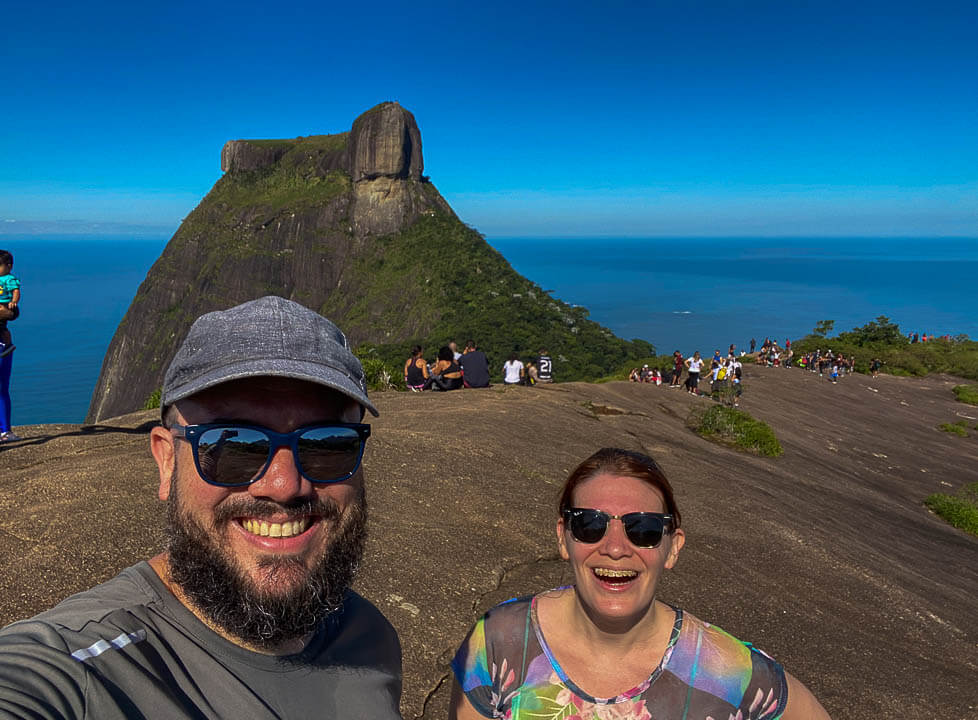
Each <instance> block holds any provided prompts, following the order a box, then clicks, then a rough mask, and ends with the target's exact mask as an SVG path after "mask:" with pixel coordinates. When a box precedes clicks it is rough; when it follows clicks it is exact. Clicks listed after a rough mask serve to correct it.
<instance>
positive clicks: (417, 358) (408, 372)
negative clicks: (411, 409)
mask: <svg viewBox="0 0 978 720" xmlns="http://www.w3.org/2000/svg"><path fill="white" fill-rule="evenodd" d="M404 382H405V383H406V384H407V386H408V389H409V390H411V391H412V392H421V391H422V390H424V387H425V383H427V382H428V364H427V363H426V362H425V361H424V358H423V357H422V353H421V346H420V345H415V346H414V347H413V348H411V357H409V358H408V359H407V362H405V363H404Z"/></svg>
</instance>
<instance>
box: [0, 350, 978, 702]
mask: <svg viewBox="0 0 978 720" xmlns="http://www.w3.org/2000/svg"><path fill="white" fill-rule="evenodd" d="M746 370H747V375H746V379H745V386H746V392H745V397H744V402H743V407H744V409H746V410H747V411H749V412H751V413H752V414H753V415H755V416H756V417H758V418H760V419H763V420H765V421H767V422H768V423H770V424H771V425H772V426H773V427H774V428H775V432H776V433H777V435H778V437H779V439H780V440H781V442H782V444H783V446H784V449H785V454H784V456H783V457H781V458H777V459H765V458H757V457H752V456H748V455H743V454H740V453H737V452H735V451H733V450H730V449H727V448H724V447H720V446H717V445H714V444H712V443H710V442H707V441H705V440H702V439H700V438H698V437H697V436H695V435H693V434H692V433H691V432H689V431H688V430H687V429H686V428H685V426H684V421H685V418H686V417H687V415H688V414H689V411H690V409H691V408H693V407H696V406H697V405H704V404H706V403H709V401H708V400H705V399H700V398H693V397H690V396H688V395H686V394H685V393H683V392H681V391H677V390H669V389H668V388H666V387H665V386H663V387H659V388H657V387H654V386H648V385H641V386H639V385H634V384H629V383H609V384H606V385H587V384H577V383H574V384H561V385H554V386H549V387H537V388H520V387H512V388H502V387H498V388H492V389H489V390H484V391H465V392H457V393H448V394H437V393H424V394H421V395H417V394H390V393H388V394H378V395H377V396H376V402H377V405H378V407H379V408H380V411H381V417H380V418H379V419H376V420H373V424H374V433H373V436H372V438H371V440H370V446H369V449H368V454H367V458H366V460H365V465H366V468H367V474H368V495H369V499H370V512H371V538H370V542H369V544H368V551H367V558H366V561H365V568H364V572H363V574H362V575H361V578H360V580H359V581H358V588H359V589H360V590H361V591H362V592H363V593H364V594H366V595H367V596H368V597H370V598H371V599H372V600H373V601H374V602H375V603H377V604H378V606H379V607H380V608H381V609H382V610H383V611H384V612H385V613H386V614H387V615H388V617H389V618H390V619H391V621H392V622H393V623H394V624H395V626H396V627H397V628H398V630H399V632H400V633H401V638H402V643H403V646H404V668H405V685H404V702H403V710H404V714H405V717H406V718H419V717H424V718H441V717H444V716H445V711H446V707H447V698H448V690H449V679H448V669H447V663H448V660H449V659H450V657H451V655H452V653H453V652H454V649H455V647H456V645H457V644H458V642H459V641H460V639H461V638H462V636H463V635H464V634H465V632H466V631H467V629H468V627H469V626H470V625H471V623H472V622H473V621H474V619H475V618H476V617H477V615H478V614H480V613H481V612H482V611H484V610H485V609H486V608H488V607H490V606H491V605H492V604H494V603H496V602H498V601H500V600H503V599H506V598H508V597H512V596H514V595H519V594H524V593H529V592H533V591H537V590H541V589H544V588H547V587H551V586H554V585H556V584H558V583H560V582H562V581H566V579H567V577H566V573H565V569H564V567H563V566H562V564H561V563H560V562H559V561H558V559H557V555H556V548H555V543H554V537H553V533H554V530H553V524H554V521H555V511H554V503H555V500H556V494H557V489H558V487H559V485H560V483H561V481H562V480H563V478H564V477H565V475H566V473H567V472H568V471H569V470H570V469H571V468H572V467H573V466H574V465H575V464H576V463H577V461H579V460H580V459H582V458H583V457H585V456H587V455H588V454H590V453H591V452H592V451H593V450H595V449H597V448H598V447H601V446H604V445H621V446H625V447H631V448H636V449H642V450H644V451H646V452H649V453H651V454H652V455H654V456H655V457H656V458H657V459H658V460H659V461H660V463H661V465H662V466H663V468H664V469H665V471H666V473H667V474H668V475H669V477H670V478H671V480H672V482H673V484H674V486H675V488H676V491H677V496H678V500H679V503H680V507H681V509H682V511H683V519H684V527H685V529H686V532H687V543H686V548H685V549H684V551H683V555H682V557H681V559H680V563H679V566H678V567H677V569H676V570H674V571H673V572H672V573H671V574H670V575H669V576H668V577H667V578H666V580H665V581H664V583H663V587H662V590H661V597H662V598H664V599H666V600H669V601H670V602H673V603H675V604H678V605H680V606H682V607H685V608H686V609H688V610H690V611H691V612H693V613H695V614H696V615H698V616H700V617H702V618H704V619H708V620H710V621H712V622H714V623H716V624H718V625H720V626H721V627H724V628H725V629H727V630H728V631H730V632H732V633H733V634H735V635H737V636H739V637H741V638H743V639H745V640H750V641H752V642H754V643H755V644H756V645H758V646H759V647H761V648H763V649H765V650H766V651H768V652H769V653H771V654H772V655H774V656H775V657H777V658H778V659H779V660H781V661H782V662H783V663H784V665H785V666H786V667H787V668H788V669H789V670H790V671H791V672H792V673H794V674H795V675H797V676H798V677H800V678H801V679H803V680H804V681H805V682H806V683H808V685H809V686H810V687H811V688H812V689H813V690H814V691H815V692H816V694H817V695H818V696H819V697H820V699H821V700H822V701H823V703H824V704H825V705H826V707H827V708H828V709H829V710H830V712H831V713H832V714H833V716H834V717H836V718H843V717H845V718H855V719H856V720H860V719H863V718H865V719H866V720H869V718H874V719H875V718H881V717H882V718H897V717H899V718H921V719H923V718H928V719H929V718H936V717H942V718H960V719H962V720H963V719H965V718H969V719H972V720H973V719H974V718H975V717H978V681H976V678H978V621H976V618H978V600H976V598H978V538H974V537H971V536H968V535H965V534H964V533H961V532H959V531H956V530H954V529H952V528H950V527H948V526H947V525H945V524H944V523H943V522H942V521H941V520H940V519H939V518H936V517H935V516H933V515H932V514H931V513H929V512H928V511H927V509H926V508H925V507H924V506H923V505H922V504H921V503H922V500H923V498H924V497H926V496H927V495H928V494H930V493H932V492H937V491H952V490H954V489H957V488H958V487H960V486H961V485H963V484H966V483H969V482H976V481H978V432H974V433H972V434H971V436H970V437H968V438H959V437H956V436H953V435H949V434H947V433H944V432H940V431H939V430H937V429H936V426H937V425H938V424H939V423H941V422H947V421H954V420H957V419H960V418H959V417H958V416H957V415H956V413H962V412H964V414H969V413H968V412H967V411H968V410H972V409H971V408H968V406H965V405H961V404H959V403H956V402H954V399H953V396H952V395H951V392H950V387H951V386H952V385H954V384H956V381H955V380H954V379H953V378H946V377H933V378H927V379H924V380H916V379H903V378H894V377H889V376H883V377H880V378H878V379H877V380H872V379H870V378H868V377H862V376H858V377H854V378H845V379H844V380H843V381H842V382H840V383H839V384H838V385H831V384H830V383H828V382H826V381H825V380H820V379H819V378H818V377H817V376H815V375H812V374H811V373H808V372H806V371H802V370H797V369H795V370H782V369H766V368H755V367H753V366H750V367H747V368H746ZM970 414H971V415H976V416H978V412H971V413H970ZM152 421H153V416H152V413H140V414H135V415H130V416H126V417H124V418H118V419H116V420H114V421H111V422H109V423H107V424H106V425H103V426H97V427H96V428H93V429H86V428H81V427H80V426H75V425H46V426H32V427H23V428H18V429H17V432H18V433H19V434H22V435H23V436H24V437H25V438H26V439H25V441H24V442H22V443H18V444H16V445H14V446H7V447H4V448H2V450H0V510H2V511H3V512H2V517H3V518H4V519H3V521H2V522H0V535H2V537H3V539H4V542H3V545H2V550H0V588H3V590H2V591H0V622H3V623H6V622H9V621H11V620H13V619H16V618H19V617H23V616H25V615H28V614H31V613H33V612H35V611H38V610H40V609H43V608H46V607H48V606H50V605H51V604H53V603H55V602H56V601H57V600H59V599H61V598H62V597H64V596H65V595H67V594H69V593H71V592H74V591H77V590H81V589H83V588H86V587H89V586H90V585H92V584H93V583H95V582H97V581H100V580H103V579H106V578H108V577H110V576H111V575H113V574H114V573H115V572H117V571H118V570H119V569H121V568H123V567H125V566H127V565H129V564H131V563H133V562H135V561H136V560H139V559H141V558H144V557H147V556H149V555H151V554H153V553H155V552H156V551H158V549H159V548H160V547H161V543H162V532H161V530H160V528H161V526H162V517H163V516H162V508H161V507H160V504H159V503H158V502H157V501H156V495H155V490H156V477H155V467H154V466H153V464H152V460H151V458H150V456H149V452H148V450H147V439H146V432H147V429H148V427H150V425H151V423H152ZM974 422H978V420H975V421H974Z"/></svg>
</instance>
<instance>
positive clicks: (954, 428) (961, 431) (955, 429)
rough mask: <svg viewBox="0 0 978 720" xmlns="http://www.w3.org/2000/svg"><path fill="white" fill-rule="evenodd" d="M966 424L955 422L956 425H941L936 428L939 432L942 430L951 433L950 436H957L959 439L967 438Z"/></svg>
mask: <svg viewBox="0 0 978 720" xmlns="http://www.w3.org/2000/svg"><path fill="white" fill-rule="evenodd" d="M967 426H968V425H967V423H965V422H960V421H959V422H956V423H941V424H940V425H938V426H937V428H938V429H939V430H943V431H944V432H946V433H951V434H952V435H958V436H960V437H968V431H967V430H966V429H965V428H967Z"/></svg>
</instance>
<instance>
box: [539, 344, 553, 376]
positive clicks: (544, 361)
mask: <svg viewBox="0 0 978 720" xmlns="http://www.w3.org/2000/svg"><path fill="white" fill-rule="evenodd" d="M553 373H554V361H553V360H552V359H551V357H550V355H549V354H548V353H547V349H546V348H540V358H539V359H538V360H537V380H539V381H540V382H542V383H549V382H553V381H554V375H553Z"/></svg>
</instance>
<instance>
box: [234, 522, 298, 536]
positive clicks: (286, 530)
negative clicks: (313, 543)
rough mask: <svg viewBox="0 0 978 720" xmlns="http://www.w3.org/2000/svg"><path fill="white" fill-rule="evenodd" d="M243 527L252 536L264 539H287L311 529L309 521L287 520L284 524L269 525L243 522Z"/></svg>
mask: <svg viewBox="0 0 978 720" xmlns="http://www.w3.org/2000/svg"><path fill="white" fill-rule="evenodd" d="M241 527H243V528H244V529H245V530H247V531H248V532H250V533H251V534H252V535H261V536H262V537H274V538H287V537H292V536H294V535H299V534H300V533H304V532H305V531H306V528H307V527H309V519H308V518H302V519H301V520H287V521H286V522H284V523H269V522H267V521H265V520H252V519H250V518H249V519H247V520H242V521H241Z"/></svg>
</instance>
